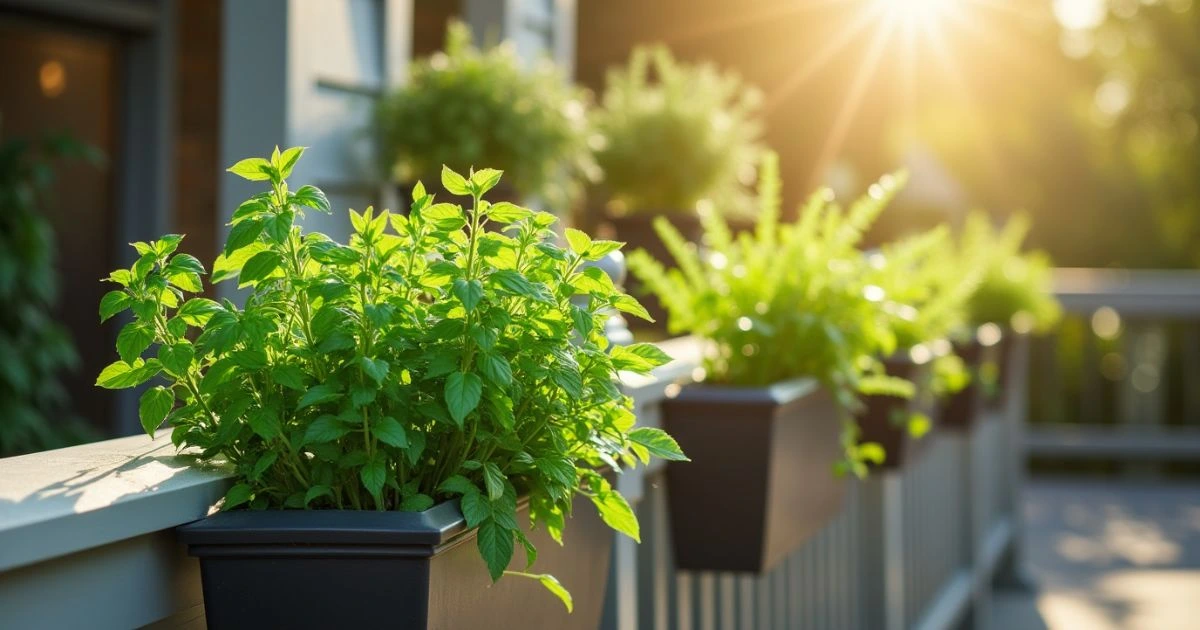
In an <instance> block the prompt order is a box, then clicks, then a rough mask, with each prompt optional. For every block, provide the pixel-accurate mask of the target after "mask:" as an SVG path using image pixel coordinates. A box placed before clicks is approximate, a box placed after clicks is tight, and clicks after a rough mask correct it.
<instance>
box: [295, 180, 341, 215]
mask: <svg viewBox="0 0 1200 630" xmlns="http://www.w3.org/2000/svg"><path fill="white" fill-rule="evenodd" d="M292 203H294V204H296V205H298V206H303V207H305V208H312V209H313V210H316V211H317V212H324V213H325V214H329V213H330V212H332V211H333V210H332V209H331V207H330V205H329V198H328V197H326V196H325V193H324V192H322V191H321V189H320V188H317V187H316V186H309V185H307V184H306V185H304V186H301V187H300V190H297V191H296V196H295V197H292Z"/></svg>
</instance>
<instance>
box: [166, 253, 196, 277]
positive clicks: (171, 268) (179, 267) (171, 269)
mask: <svg viewBox="0 0 1200 630" xmlns="http://www.w3.org/2000/svg"><path fill="white" fill-rule="evenodd" d="M165 271H166V273H168V274H171V273H180V272H184V273H195V274H203V273H204V263H202V262H200V259H198V258H196V257H195V256H192V255H191V254H178V255H176V256H175V257H174V258H172V259H171V262H170V263H168V264H167V268H166V270H165Z"/></svg>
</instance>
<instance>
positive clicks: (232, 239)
mask: <svg viewBox="0 0 1200 630" xmlns="http://www.w3.org/2000/svg"><path fill="white" fill-rule="evenodd" d="M262 231H263V222H262V220H261V219H249V220H247V221H242V222H241V223H238V224H237V225H235V226H233V228H232V229H231V230H229V237H228V238H226V239H225V250H224V252H225V256H230V255H231V254H233V252H236V251H237V250H239V249H241V248H243V247H246V246H247V245H249V244H251V243H253V242H254V241H257V240H258V235H259V234H262Z"/></svg>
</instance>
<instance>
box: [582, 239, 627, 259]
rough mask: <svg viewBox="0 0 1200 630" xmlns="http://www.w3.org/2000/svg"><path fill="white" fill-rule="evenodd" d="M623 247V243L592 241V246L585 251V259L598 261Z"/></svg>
mask: <svg viewBox="0 0 1200 630" xmlns="http://www.w3.org/2000/svg"><path fill="white" fill-rule="evenodd" d="M624 246H625V243H621V242H619V241H602V240H596V241H592V246H591V247H589V248H588V250H587V256H586V258H587V259H588V260H600V259H601V258H604V257H605V256H607V255H609V254H611V253H612V252H615V251H617V250H618V249H621V248H622V247H624Z"/></svg>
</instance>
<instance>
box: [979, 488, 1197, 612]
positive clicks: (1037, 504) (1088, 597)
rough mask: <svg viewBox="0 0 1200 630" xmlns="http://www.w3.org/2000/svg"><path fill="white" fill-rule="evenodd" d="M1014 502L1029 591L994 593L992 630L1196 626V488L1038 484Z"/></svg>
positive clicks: (1027, 489) (1026, 489)
mask: <svg viewBox="0 0 1200 630" xmlns="http://www.w3.org/2000/svg"><path fill="white" fill-rule="evenodd" d="M1023 498H1024V519H1025V529H1024V534H1025V539H1024V554H1023V556H1024V557H1023V558H1022V560H1023V561H1024V566H1025V568H1026V569H1027V573H1028V576H1029V578H1030V579H1031V580H1032V582H1033V584H1034V586H1035V590H1034V591H1033V592H1018V591H1011V590H1010V591H999V592H997V593H996V595H995V598H994V599H993V609H992V612H991V615H990V619H991V622H992V623H991V627H992V628H996V629H998V630H999V629H1008V628H1021V629H1028V630H1074V629H1077V628H1089V629H1090V630H1109V629H1114V630H1115V629H1117V628H1121V629H1129V630H1143V629H1145V630H1170V629H1173V628H1180V629H1182V628H1195V627H1197V625H1196V624H1197V622H1196V614H1195V607H1196V600H1197V598H1198V597H1200V484H1197V483H1194V482H1192V483H1186V484H1185V483H1173V482H1168V481H1161V480H1147V481H1124V480H1123V481H1116V482H1113V481H1099V480H1086V481H1077V480H1053V481H1050V480H1045V481H1033V482H1030V483H1029V484H1028V485H1027V486H1026V488H1025V491H1024V497H1023Z"/></svg>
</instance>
